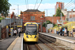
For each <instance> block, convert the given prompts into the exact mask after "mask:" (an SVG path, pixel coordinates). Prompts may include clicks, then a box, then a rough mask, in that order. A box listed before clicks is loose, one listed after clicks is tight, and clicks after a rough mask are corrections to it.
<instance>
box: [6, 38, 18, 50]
mask: <svg viewBox="0 0 75 50" xmlns="http://www.w3.org/2000/svg"><path fill="white" fill-rule="evenodd" d="M17 40H18V37H17V38H16V39H15V40H14V41H13V42H12V43H11V45H10V46H9V47H8V48H7V50H12V49H13V47H14V46H15V44H16V41H17Z"/></svg>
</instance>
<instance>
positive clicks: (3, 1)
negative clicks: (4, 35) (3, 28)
mask: <svg viewBox="0 0 75 50" xmlns="http://www.w3.org/2000/svg"><path fill="white" fill-rule="evenodd" d="M10 6H11V4H10V3H9V2H8V0H0V13H2V14H3V15H4V16H6V15H8V12H9V7H10Z"/></svg>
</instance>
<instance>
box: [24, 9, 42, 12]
mask: <svg viewBox="0 0 75 50" xmlns="http://www.w3.org/2000/svg"><path fill="white" fill-rule="evenodd" d="M24 12H41V11H39V10H38V9H28V10H26V11H24Z"/></svg>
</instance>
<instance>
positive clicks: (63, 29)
mask: <svg viewBox="0 0 75 50" xmlns="http://www.w3.org/2000/svg"><path fill="white" fill-rule="evenodd" d="M64 31H65V28H62V36H64Z"/></svg>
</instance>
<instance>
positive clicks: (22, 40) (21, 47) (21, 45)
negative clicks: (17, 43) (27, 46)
mask: <svg viewBox="0 0 75 50" xmlns="http://www.w3.org/2000/svg"><path fill="white" fill-rule="evenodd" d="M21 50H23V36H22V42H21Z"/></svg>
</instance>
